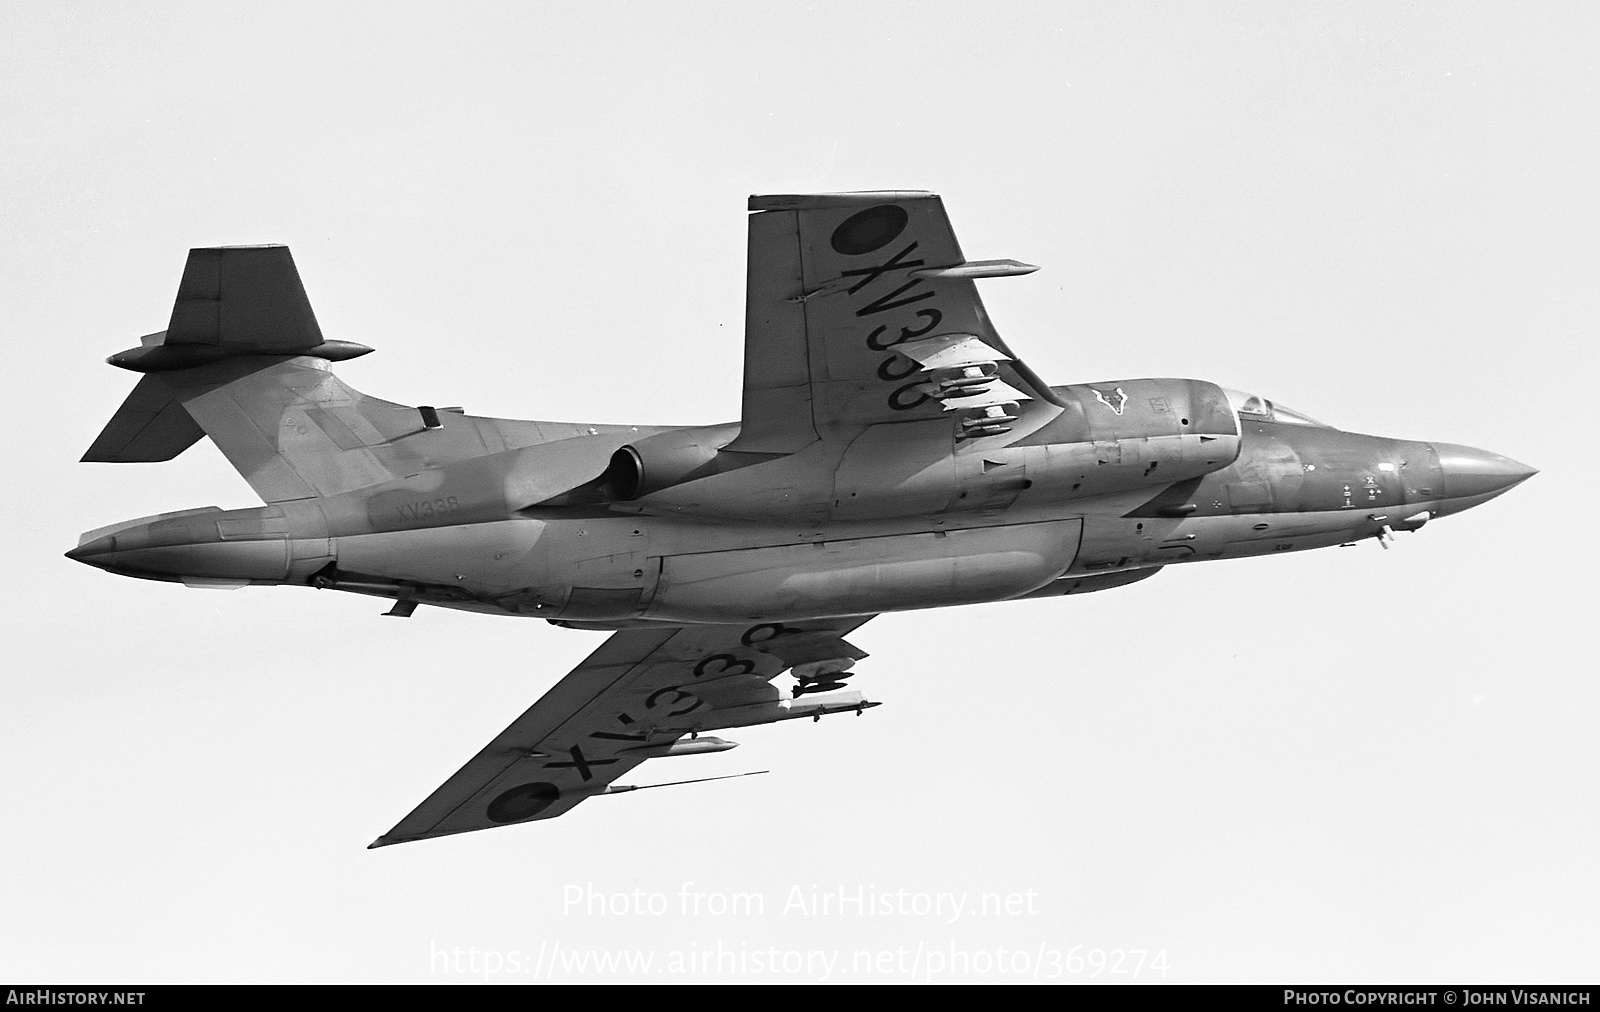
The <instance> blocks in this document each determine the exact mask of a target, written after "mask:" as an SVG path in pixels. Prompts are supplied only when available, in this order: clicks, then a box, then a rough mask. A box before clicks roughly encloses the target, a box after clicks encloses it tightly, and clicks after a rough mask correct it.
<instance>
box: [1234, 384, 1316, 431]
mask: <svg viewBox="0 0 1600 1012" xmlns="http://www.w3.org/2000/svg"><path fill="white" fill-rule="evenodd" d="M1223 392H1224V393H1226V394H1227V395H1228V403H1229V404H1230V405H1232V406H1233V410H1235V411H1237V412H1239V415H1240V417H1241V418H1245V419H1254V420H1256V421H1265V422H1280V423H1282V424H1284V425H1314V426H1316V427H1317V428H1319V429H1331V428H1333V426H1331V425H1329V424H1328V423H1327V422H1319V421H1317V420H1316V419H1315V418H1312V417H1311V416H1310V415H1305V414H1301V413H1300V412H1298V411H1296V410H1294V409H1293V408H1286V407H1284V406H1283V405H1282V404H1274V403H1273V402H1271V401H1269V400H1267V399H1266V398H1265V397H1258V396H1256V395H1255V394H1247V393H1245V392H1244V391H1242V390H1229V389H1228V388H1226V387H1224V388H1223Z"/></svg>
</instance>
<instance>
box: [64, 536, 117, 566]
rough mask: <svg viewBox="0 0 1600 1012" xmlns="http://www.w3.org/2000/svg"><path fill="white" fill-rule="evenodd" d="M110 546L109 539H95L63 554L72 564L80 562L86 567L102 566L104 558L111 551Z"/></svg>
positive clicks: (111, 543)
mask: <svg viewBox="0 0 1600 1012" xmlns="http://www.w3.org/2000/svg"><path fill="white" fill-rule="evenodd" d="M112 545H113V542H112V540H111V539H110V538H96V539H94V540H93V541H86V542H84V543H83V544H81V545H79V546H78V547H77V548H74V549H73V550H72V551H70V552H64V553H63V554H64V555H66V557H67V558H69V559H71V560H72V561H73V562H81V563H83V564H84V565H86V566H103V565H104V560H105V556H106V555H107V554H108V553H109V552H111V551H112Z"/></svg>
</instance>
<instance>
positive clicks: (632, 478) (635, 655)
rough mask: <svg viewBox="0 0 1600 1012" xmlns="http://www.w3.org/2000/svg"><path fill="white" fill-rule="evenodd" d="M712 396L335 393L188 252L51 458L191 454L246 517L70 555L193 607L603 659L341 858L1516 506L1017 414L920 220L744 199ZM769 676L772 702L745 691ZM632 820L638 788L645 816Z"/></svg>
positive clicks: (953, 248)
mask: <svg viewBox="0 0 1600 1012" xmlns="http://www.w3.org/2000/svg"><path fill="white" fill-rule="evenodd" d="M749 210H750V211H751V212H752V213H751V214H750V216H749V250H748V256H749V281H748V291H747V304H746V317H745V358H744V396H743V403H742V408H741V413H740V418H739V420H738V421H736V422H730V423H728V424H725V425H708V426H691V427H673V426H652V425H590V424H584V423H578V424H573V423H565V422H540V421H510V420H505V419H498V418H480V417H474V416H472V415H468V414H465V413H464V412H462V411H461V409H459V408H449V407H433V406H426V405H424V406H417V407H408V406H405V405H401V404H394V403H391V402H388V401H383V400H378V399H376V398H373V397H369V396H367V395H365V394H362V393H359V392H357V391H355V390H353V389H351V388H350V387H348V386H346V385H345V384H344V383H343V382H341V381H340V380H339V379H337V378H336V377H335V376H334V374H333V372H332V368H331V367H332V364H333V363H335V362H340V361H344V360H346V359H350V358H354V357H355V356H357V355H361V354H365V353H366V352H368V351H370V350H371V349H369V348H366V347H363V346H361V345H356V344H352V343H349V342H344V341H330V340H325V339H324V338H323V336H322V332H321V330H320V329H319V328H318V326H317V321H316V318H315V316H314V315H313V314H312V311H311V306H310V303H309V301H308V300H307V298H306V294H305V290H304V288H303V287H302V285H301V282H300V278H299V275H298V273H297V271H296V270H295V266H294V262H293V260H292V259H291V258H290V255H289V250H288V249H287V248H285V247H282V246H246V247H222V248H213V249H196V250H191V251H190V253H189V259H188V263H187V266H186V267H185V269H184V273H183V278H182V281H181V283H180V284H179V288H178V297H177V302H176V305H175V306H174V307H173V311H172V318H171V321H170V322H169V323H168V325H167V329H166V330H165V331H162V332H159V333H155V334H150V335H147V336H146V337H144V338H143V339H141V342H140V347H138V348H135V349H132V350H129V351H124V352H121V353H118V354H116V355H113V356H112V357H111V358H110V360H109V361H110V362H111V364H112V365H116V366H119V367H122V368H124V369H130V370H132V371H134V372H138V373H142V374H143V378H142V379H140V380H139V383H138V385H137V386H136V387H135V388H134V391H133V393H132V394H131V395H130V396H129V397H128V399H127V401H126V402H125V403H124V404H123V405H122V407H121V409H119V410H118V411H117V413H116V414H115V415H114V416H113V418H112V419H111V421H110V423H109V424H108V425H107V426H106V427H105V430H104V431H103V432H102V433H101V434H100V436H99V438H98V439H96V440H95V442H94V444H93V445H92V446H91V447H90V448H89V451H88V453H87V454H85V456H84V458H83V459H84V460H87V461H157V460H169V459H171V458H172V457H174V456H176V455H177V454H179V453H181V452H182V451H183V450H185V449H186V448H188V447H189V446H190V445H192V444H193V443H194V442H195V441H197V440H198V439H199V438H200V437H201V436H202V435H205V436H209V437H211V439H212V440H213V441H214V442H215V443H216V445H217V446H218V447H219V448H220V449H221V450H222V452H223V454H224V455H226V456H227V458H228V460H229V462H230V463H232V464H233V465H234V466H235V467H237V468H238V469H239V471H240V472H241V473H242V474H243V476H244V477H245V479H246V480H247V481H248V482H249V483H250V485H251V487H252V488H253V489H255V491H256V492H257V493H258V494H259V495H260V496H261V498H262V499H263V500H264V501H265V503H266V505H264V506H258V507H254V508H250V509H235V510H223V509H219V508H217V507H214V506H210V507H203V508H200V509H187V510H181V511H179V512H176V513H165V514H162V515H160V516H155V517H143V518H140V519H137V520H130V521H126V522H124V523H119V524H114V525H112V526H110V527H104V528H101V529H99V530H94V531H89V532H88V533H86V534H85V535H83V537H82V539H81V541H80V542H79V545H78V547H77V548H75V549H73V550H72V551H70V552H68V553H67V556H68V557H69V558H72V559H76V560H78V561H80V562H85V563H88V564H90V565H93V566H98V567H100V568H102V569H105V570H108V571H110V572H113V573H119V574H122V575H125V576H136V577H140V578H144V579H154V580H171V581H182V582H183V583H186V584H190V585H193V586H207V585H211V586H238V585H243V584H293V585H300V586H309V587H316V588H322V589H331V590H344V591H350V592H353V593H357V594H369V595H373V596H376V597H381V598H388V599H390V600H392V601H393V602H394V604H393V606H392V607H391V608H390V610H389V611H388V612H387V614H389V615H393V616H399V617H408V616H410V615H411V614H412V612H414V611H415V610H416V608H417V607H418V606H419V605H433V606H437V607H443V608H458V609H463V610H467V611H475V612H482V613H485V614H490V615H518V616H531V617H534V618H543V619H547V620H549V621H550V622H553V623H554V624H556V625H559V626H566V627H569V628H577V629H592V630H605V631H609V632H610V633H611V635H610V637H609V638H608V639H607V640H606V641H605V642H604V643H603V644H602V645H601V646H600V647H599V649H597V650H596V651H595V652H594V653H593V654H591V655H590V656H589V657H588V658H587V659H586V660H585V661H584V662H583V663H582V664H580V665H579V666H578V667H577V668H576V669H575V670H574V671H572V672H571V673H570V674H569V675H567V676H566V677H565V678H564V679H562V680H561V681H560V682H558V683H557V684H556V685H555V686H554V687H553V688H552V689H551V690H550V691H549V692H547V693H546V694H545V695H544V696H543V697H542V698H540V699H539V700H538V701H537V702H535V703H534V704H533V706H532V707H530V708H529V709H528V710H527V712H525V713H524V714H522V716H520V717H518V718H517V719H516V720H515V721H513V722H512V724H511V726H509V727H507V728H506V729H505V730H504V731H503V732H501V733H500V735H499V736H497V737H496V738H495V739H494V740H493V741H491V742H490V743H489V744H488V745H487V746H486V747H485V748H484V749H483V750H482V751H480V752H479V753H478V754H477V755H476V756H475V757H473V758H472V759H471V761H469V762H468V763H467V764H466V765H465V766H463V767H462V768H461V770H460V771H458V772H457V773H456V774H455V775H454V776H452V777H451V778H450V779H449V780H447V781H446V782H445V783H444V785H443V786H441V787H440V788H439V789H438V790H436V791H435V792H434V793H433V794H432V795H430V796H429V797H428V798H427V799H426V800H424V801H423V802H422V803H421V804H420V805H418V806H417V808H416V809H415V810H414V811H412V812H411V813H410V814H409V815H407V816H406V817H405V818H404V819H402V820H401V821H400V822H399V824H398V825H396V826H395V827H394V828H393V829H391V830H390V831H389V832H388V833H386V834H384V835H383V836H381V837H379V838H378V839H377V840H376V841H375V842H374V843H373V844H372V846H374V847H376V846H383V845H386V844H392V843H402V842H406V841H411V840H420V839H425V838H429V837H437V836H445V835H448V834H453V833H463V832H469V831H471V830H477V829H487V828H490V827H494V826H502V825H507V824H510V823H519V822H528V821H534V820H539V819H549V818H553V817H555V816H558V815H561V814H564V813H565V812H567V811H568V810H570V809H571V808H573V807H574V806H575V805H577V804H579V803H580V802H582V801H584V800H585V799H587V798H590V797H594V796H596V795H598V794H605V793H616V792H619V791H623V790H632V789H636V788H631V787H623V786H619V785H617V784H616V783H615V781H616V780H617V778H618V777H620V776H622V775H623V774H625V773H627V772H628V771H629V770H631V769H633V768H634V767H635V766H637V765H639V764H640V763H642V762H644V761H645V760H646V759H652V758H658V757H665V756H679V755H691V754H695V753H700V752H713V751H720V750H723V749H727V748H732V747H733V743H731V742H728V741H725V740H723V739H721V738H717V737H714V736H711V735H709V734H707V733H706V732H710V731H720V730H723V729H727V728H737V727H746V726H750V725H755V724H765V723H771V722H774V721H780V720H790V719H796V718H804V717H810V718H812V719H820V718H821V717H823V716H824V715H828V714H837V713H857V714H859V713H860V712H861V711H863V710H864V709H866V708H867V707H870V706H876V705H877V703H876V702H872V701H869V700H867V699H866V698H865V697H864V696H862V695H861V694H860V693H859V692H856V691H853V690H851V689H850V688H849V687H848V684H847V683H848V681H849V679H850V677H851V675H852V673H853V672H852V669H853V667H854V665H855V664H856V662H857V661H859V660H861V659H862V658H863V657H865V656H866V655H865V654H864V653H863V652H862V651H861V650H859V649H857V648H856V647H854V646H852V645H851V644H850V643H849V642H847V641H846V639H845V637H846V636H847V635H849V634H850V633H851V632H852V631H853V630H855V629H856V628H858V627H859V626H861V625H862V624H863V623H865V622H867V621H868V620H869V619H871V618H872V617H874V616H875V615H878V614H880V613H883V612H893V611H907V610H911V609H918V608H937V607H945V606H949V605H960V604H972V603H976V602H984V601H1002V600H1019V599H1024V598H1039V597H1053V596H1061V595H1071V594H1082V593H1089V592H1093V591H1099V590H1108V589H1111V588H1114V587H1119V586H1123V585H1126V584H1129V583H1133V582H1134V581H1137V580H1143V579H1147V578H1149V577H1151V576H1154V575H1155V574H1156V573H1158V572H1160V570H1161V568H1162V567H1163V566H1167V565H1172V564H1175V563H1186V562H1202V561H1207V560H1211V559H1232V558H1240V557H1245V556H1253V555H1267V554H1271V553H1275V552H1292V551H1303V550H1305V549H1310V548H1321V547H1327V546H1333V545H1341V544H1348V543H1351V542H1355V541H1357V540H1360V539H1366V538H1378V539H1380V540H1381V539H1387V538H1390V537H1392V536H1393V532H1395V531H1415V530H1417V529H1419V528H1421V527H1422V526H1423V525H1424V524H1426V523H1429V522H1430V521H1432V520H1435V519H1437V518H1439V517H1441V516H1445V515H1448V514H1451V513H1458V512H1460V511H1462V510H1465V509H1469V508H1471V507H1473V506H1476V505H1478V504H1480V503H1483V502H1485V501H1487V500H1489V499H1492V498H1494V497H1495V496H1497V495H1499V494H1501V493H1502V492H1504V491H1506V490H1507V489H1509V488H1511V487H1512V486H1513V485H1516V484H1517V483H1518V482H1521V481H1523V480H1524V479H1526V478H1527V477H1529V476H1530V475H1532V474H1534V473H1535V472H1534V470H1533V469H1532V468H1529V467H1527V466H1525V465H1523V464H1519V463H1517V462H1516V461H1514V460H1511V459H1509V458H1506V457H1502V456H1499V455H1497V454H1494V453H1488V452H1485V451H1483V450H1477V449H1473V448H1471V447H1466V446H1457V445H1453V444H1449V443H1427V442H1413V441H1410V440H1402V439H1388V438H1384V437H1380V436H1368V435H1358V434H1355V433H1350V432H1341V431H1339V430H1338V429H1335V428H1332V427H1331V426H1328V425H1324V424H1323V423H1321V422H1318V421H1316V420H1315V419H1313V418H1311V417H1309V416H1307V415H1304V414H1301V413H1300V412H1298V411H1295V410H1292V409H1290V408H1288V407H1286V406H1284V405H1282V404H1275V403H1273V402H1272V401H1270V400H1267V399H1265V398H1262V397H1259V396H1255V395H1251V394H1244V393H1239V392H1236V391H1233V390H1228V389H1224V388H1222V387H1219V386H1216V385H1215V384H1212V383H1208V382H1204V381H1202V380H1193V379H1124V380H1115V381H1111V382H1103V383H1088V384H1080V385H1070V386H1050V385H1049V384H1047V383H1046V382H1045V381H1044V380H1042V379H1041V378H1040V377H1039V376H1038V375H1036V374H1035V373H1034V371H1033V370H1032V369H1030V368H1029V367H1028V366H1027V365H1025V364H1024V363H1023V361H1022V360H1021V359H1020V358H1018V357H1017V355H1016V354H1015V353H1014V352H1013V351H1012V350H1011V349H1010V348H1009V347H1008V346H1007V344H1006V342H1004V341H1003V340H1001V338H1000V336H999V335H998V334H997V333H996V332H995V329H994V327H993V326H992V325H991V323H990V322H989V317H988V315H987V314H986V313H985V312H984V308H983V304H982V303H981V302H980V301H979V299H978V293H977V290H976V286H975V284H974V282H975V281H976V280H977V279H980V278H997V277H1007V276H1013V275H1021V274H1026V273H1029V272H1031V271H1033V270H1035V268H1034V267H1031V266H1029V265H1027V264H1022V263H1018V262H1016V261H1014V260H967V259H966V258H965V257H964V256H963V255H962V252H961V249H960V247H959V246H958V245H957V244H956V238H955V235H954V233H953V232H952V230H951V227H950V223H949V220H948V219H947V217H946V215H945V210H944V205H943V203H942V202H941V200H940V199H939V197H937V196H935V195H934V194H931V193H922V192H911V191H885V192H868V193H833V194H817V195H788V196H757V197H751V198H750V205H749ZM785 672H788V673H789V674H790V675H792V677H793V679H794V681H793V684H792V685H787V683H786V686H785V687H784V688H780V687H779V686H778V685H775V684H774V681H773V680H774V679H776V678H778V677H779V676H780V675H783V674H784V673H785ZM652 786H654V785H652Z"/></svg>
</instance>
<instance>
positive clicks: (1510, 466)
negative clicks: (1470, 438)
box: [1433, 443, 1539, 499]
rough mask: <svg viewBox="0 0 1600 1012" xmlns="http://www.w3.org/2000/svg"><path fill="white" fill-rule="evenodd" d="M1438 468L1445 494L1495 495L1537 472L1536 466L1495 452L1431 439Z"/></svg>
mask: <svg viewBox="0 0 1600 1012" xmlns="http://www.w3.org/2000/svg"><path fill="white" fill-rule="evenodd" d="M1433 449H1434V452H1435V453H1437V454H1438V455H1439V468H1440V470H1441V471H1443V473H1444V491H1445V496H1446V498H1449V499H1465V498H1468V497H1471V496H1480V495H1496V494H1498V493H1501V492H1504V491H1505V490H1506V489H1508V488H1510V487H1511V486H1513V485H1515V484H1517V483H1518V482H1521V481H1526V480H1527V479H1529V478H1531V477H1533V476H1534V475H1536V474H1538V473H1539V471H1538V469H1537V468H1532V467H1529V466H1528V465H1527V464H1523V463H1520V462H1519V461H1515V460H1512V459H1511V458H1510V457H1502V456H1501V455H1500V454H1498V453H1490V452H1489V451H1488V450H1480V449H1477V448H1476V447H1472V446H1458V445H1456V444H1455V443H1434V444H1433Z"/></svg>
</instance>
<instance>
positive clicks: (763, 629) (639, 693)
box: [372, 616, 875, 847]
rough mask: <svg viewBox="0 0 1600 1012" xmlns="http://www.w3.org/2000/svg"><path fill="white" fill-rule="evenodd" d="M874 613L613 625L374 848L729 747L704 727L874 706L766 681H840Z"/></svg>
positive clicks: (588, 793)
mask: <svg viewBox="0 0 1600 1012" xmlns="http://www.w3.org/2000/svg"><path fill="white" fill-rule="evenodd" d="M870 617H871V616H858V617H855V618H846V619H833V620H819V621H811V622H792V623H763V624H760V625H754V626H697V627H692V628H677V627H665V628H661V629H625V630H621V631H619V632H616V633H613V634H612V635H611V637H610V638H609V639H607V640H606V641H605V642H604V643H603V644H601V645H600V647H599V649H597V650H596V651H595V652H594V653H592V654H590V655H589V656H588V657H587V658H586V659H585V660H584V661H583V663H582V664H580V665H578V667H577V668H575V669H574V670H573V671H572V672H571V673H570V674H568V675H567V676H566V677H565V678H563V679H562V680H561V681H560V682H558V683H556V685H555V686H554V687H553V688H551V689H550V691H549V692H547V693H545V695H544V696H543V697H541V698H540V699H539V700H538V702H536V703H534V704H533V706H531V707H529V708H528V710H527V711H526V712H524V713H523V714H522V716H520V717H518V718H517V719H516V720H515V721H513V722H512V723H511V726H509V727H507V728H506V729H505V730H504V731H502V732H501V733H500V734H499V735H498V736H496V737H495V739H494V740H493V741H491V742H490V743H489V744H488V745H487V746H485V747H484V749H483V750H482V751H480V752H479V753H478V754H477V755H476V756H474V757H473V758H472V759H471V760H470V761H469V762H468V763H467V764H466V765H465V766H463V767H462V768H461V769H460V770H459V771H457V772H456V774H455V775H454V776H452V777H451V778H450V779H449V780H447V781H445V783H444V784H443V785H442V786H440V787H439V789H438V790H436V791H434V792H433V794H431V795H429V796H428V798H427V799H426V800H425V801H423V802H422V804H420V805H418V806H417V807H416V809H414V810H413V811H412V812H411V814H410V815H407V816H406V817H405V818H404V819H402V820H400V822H399V824H398V825H396V826H395V827H394V828H393V829H391V830H390V831H389V832H388V833H385V834H384V835H383V836H381V837H379V838H378V839H377V840H375V841H374V842H373V843H372V846H373V847H382V846H387V845H389V844H393V843H406V842H409V841H412V840H423V839H428V838H430V837H435V836H448V835H451V834H454V833H467V832H471V831H473V830H478V829H490V828H493V827H495V826H503V825H508V824H511V823H516V822H532V821H537V820H540V819H552V818H555V817H556V816H558V815H562V814H564V813H566V812H568V811H570V810H571V809H572V808H573V807H575V806H576V805H578V804H580V803H581V802H583V801H585V800H586V799H588V798H591V797H594V796H596V795H598V794H606V793H615V792H616V791H617V788H615V787H613V781H615V780H616V779H617V778H618V777H620V776H622V775H623V774H625V773H627V772H628V771H629V770H632V769H633V768H634V767H636V766H638V765H639V764H640V763H642V762H644V761H645V760H647V759H650V758H657V757H664V756H670V755H681V754H693V753H694V752H698V751H717V750H720V749H721V748H726V747H730V746H728V745H727V743H724V742H721V741H720V740H719V739H709V740H708V739H699V738H696V737H693V736H697V735H699V734H700V733H701V732H704V731H711V730H717V729H721V728H729V727H745V726H749V725H752V724H765V723H771V722H773V721H778V720H786V719H792V718H796V717H804V716H821V715H822V714H824V713H830V712H839V711H842V710H859V709H862V708H864V707H866V706H871V705H875V704H871V703H868V702H866V701H865V700H862V699H861V698H860V697H859V695H857V694H854V693H848V694H838V693H835V694H832V695H823V696H816V697H815V698H805V697H802V698H796V699H786V698H784V694H783V693H782V692H781V691H780V690H779V688H778V687H777V686H775V685H773V684H772V679H773V678H775V677H777V676H778V675H780V674H782V673H783V672H784V671H787V670H790V669H791V668H792V669H794V670H795V673H796V675H797V676H800V677H801V679H802V682H805V681H807V680H808V679H809V680H810V682H811V684H813V685H822V686H837V684H838V683H837V682H836V681H828V680H827V679H828V677H829V675H830V674H832V673H835V672H838V671H842V670H844V669H847V668H848V667H849V666H850V665H851V664H852V663H854V661H856V660H858V659H860V658H862V657H865V656H866V654H864V653H863V652H862V651H860V650H858V649H857V648H855V647H853V646H851V645H850V644H849V643H847V642H845V641H844V638H843V637H844V636H845V635H846V634H848V633H850V632H851V631H853V630H854V629H856V628H857V627H859V626H860V625H862V624H863V623H864V622H866V621H867V620H868V618H870ZM686 736H690V737H688V738H686Z"/></svg>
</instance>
